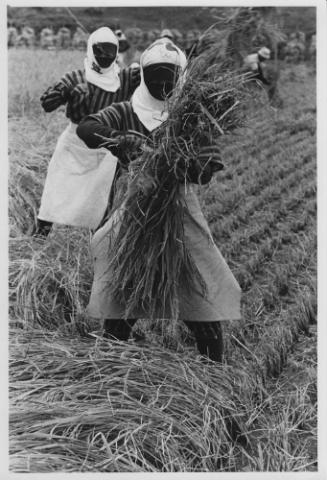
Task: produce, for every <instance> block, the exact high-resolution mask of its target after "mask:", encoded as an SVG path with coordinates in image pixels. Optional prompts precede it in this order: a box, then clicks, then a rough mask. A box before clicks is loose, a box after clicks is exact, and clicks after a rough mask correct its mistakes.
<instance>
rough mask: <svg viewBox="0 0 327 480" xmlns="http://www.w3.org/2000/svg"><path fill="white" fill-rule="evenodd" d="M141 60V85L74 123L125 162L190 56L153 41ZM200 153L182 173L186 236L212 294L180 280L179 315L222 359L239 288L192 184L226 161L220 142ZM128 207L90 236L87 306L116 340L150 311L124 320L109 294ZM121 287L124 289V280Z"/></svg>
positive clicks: (207, 351) (161, 112) (94, 144)
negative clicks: (113, 249)
mask: <svg viewBox="0 0 327 480" xmlns="http://www.w3.org/2000/svg"><path fill="white" fill-rule="evenodd" d="M140 64H141V84H140V86H139V87H138V88H137V89H136V91H135V92H134V95H133V97H132V99H131V101H130V102H122V103H117V104H113V105H111V106H110V107H108V108H106V109H104V110H102V111H101V112H98V113H97V114H94V115H89V116H87V117H86V118H84V119H83V120H82V122H81V123H80V124H79V126H78V128H77V134H78V136H79V137H80V138H81V139H82V140H84V141H85V142H86V144H87V145H88V147H90V148H93V149H97V148H99V147H101V145H102V144H103V142H104V140H103V137H105V138H108V139H110V140H111V142H108V145H109V143H115V144H116V145H115V146H108V147H107V148H109V149H111V151H112V152H113V153H114V155H117V156H118V157H119V159H120V161H121V165H122V166H123V167H126V168H127V166H128V162H129V157H128V156H127V155H125V151H124V150H125V148H126V146H127V145H129V146H131V145H133V148H134V151H133V155H134V154H135V155H136V156H140V154H141V144H142V140H141V139H140V137H139V136H137V135H135V133H139V134H142V135H143V136H145V138H147V137H151V135H152V134H153V133H154V132H155V130H156V129H157V127H159V126H160V125H161V124H162V122H164V121H165V120H166V119H167V117H168V112H167V110H166V102H165V101H164V99H165V97H166V96H169V95H171V92H172V91H173V89H174V87H175V85H176V82H177V79H178V77H179V78H181V73H182V71H183V69H184V68H185V66H186V57H185V55H184V54H183V53H182V52H181V51H180V50H179V49H178V47H175V46H174V45H172V44H170V43H167V42H163V43H162V44H160V43H159V44H158V43H156V44H155V45H151V46H150V47H149V48H148V49H147V50H145V52H144V53H143V54H142V56H141V63H140ZM134 132H135V133H134ZM143 141H144V140H143ZM198 155H199V157H198V158H200V159H201V160H202V162H201V163H202V165H205V168H204V169H201V170H198V167H197V166H198V162H196V161H192V160H191V165H192V168H191V169H189V170H188V174H187V177H186V179H185V175H184V176H182V177H181V178H180V196H181V199H182V200H181V201H184V202H185V203H186V205H187V207H188V210H187V212H188V213H187V214H185V215H184V217H183V228H184V232H185V242H186V243H187V248H188V250H189V252H190V253H191V255H192V258H193V261H194V262H195V264H196V266H197V268H198V270H199V271H200V272H201V275H202V277H203V279H204V281H205V283H206V287H207V294H206V296H204V295H202V294H200V293H196V294H195V293H194V292H190V291H185V289H183V284H182V282H180V283H179V285H180V289H179V291H180V298H179V307H180V308H179V312H180V313H179V320H181V321H184V322H185V324H186V325H187V327H188V328H189V329H190V330H191V331H192V332H193V334H194V336H195V339H196V343H197V346H198V349H199V351H200V353H201V354H203V355H206V356H208V357H209V358H210V359H211V360H214V361H217V362H221V361H222V355H223V335H222V328H221V321H222V320H229V319H239V318H240V287H239V285H238V283H237V282H236V280H235V278H234V276H233V274H232V273H231V271H230V269H229V268H228V265H227V263H226V262H225V260H224V259H223V257H222V255H221V254H220V252H219V250H218V248H217V247H216V245H215V244H214V241H213V239H212V236H211V234H210V230H209V227H208V224H207V222H206V221H205V219H204V216H203V214H202V212H201V209H200V204H199V201H198V199H197V197H196V195H195V193H194V192H193V190H192V186H191V183H200V184H205V183H208V182H209V181H210V179H211V177H212V175H213V173H214V172H215V171H218V170H220V169H221V168H223V166H222V164H221V163H220V157H219V153H218V152H217V148H216V147H214V146H210V145H209V146H206V147H202V149H201V150H200V151H199V152H198ZM185 182H187V183H185ZM132 201H133V199H132ZM136 201H137V199H136V198H135V202H136ZM123 211H124V207H123V206H122V207H121V210H119V209H118V210H116V211H115V213H114V214H112V215H111V217H109V218H108V219H107V221H106V222H105V223H104V225H103V226H102V227H101V228H99V229H98V230H97V231H96V232H95V234H94V236H93V239H92V244H91V248H92V254H93V259H94V279H93V285H92V292H91V297H90V302H89V305H88V313H89V314H90V316H91V317H93V318H97V319H100V320H102V321H103V326H104V331H105V336H106V337H109V338H115V339H118V340H128V337H129V335H130V332H131V329H132V328H133V326H134V324H135V322H136V321H137V319H138V318H150V316H149V312H147V311H145V310H140V311H133V313H132V314H131V315H130V316H128V318H127V319H126V318H125V317H126V314H125V312H126V305H125V304H122V303H119V302H118V301H117V299H116V298H115V297H114V296H113V295H112V294H111V290H110V281H111V279H112V271H110V266H109V261H108V252H109V251H110V250H109V248H110V234H112V233H113V232H114V235H115V234H116V232H117V230H116V229H117V228H118V229H119V225H120V224H121V218H122V217H121V214H122V212H123ZM127 228H128V226H127ZM128 248H129V249H130V247H128ZM129 251H130V250H129ZM132 254H133V255H135V258H137V256H138V252H137V251H133V252H132ZM171 254H172V258H171V259H170V260H171V262H173V261H174V258H173V256H174V251H172V252H171ZM160 267H161V264H160V262H158V265H157V268H158V269H159V270H160ZM159 276H160V273H159ZM177 282H178V279H177ZM135 286H136V285H135ZM116 287H117V288H120V286H119V285H118V286H117V285H116ZM122 288H123V287H122ZM132 288H133V287H132ZM155 315H156V317H154V318H171V317H170V314H169V313H167V312H163V311H157V312H155Z"/></svg>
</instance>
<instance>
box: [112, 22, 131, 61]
mask: <svg viewBox="0 0 327 480" xmlns="http://www.w3.org/2000/svg"><path fill="white" fill-rule="evenodd" d="M115 35H116V37H117V38H118V42H119V47H118V56H117V63H118V65H119V66H120V67H121V68H125V67H127V66H128V60H127V52H128V50H129V49H130V47H131V46H130V43H129V41H128V40H127V38H126V35H125V34H124V32H123V31H122V30H120V29H118V30H115Z"/></svg>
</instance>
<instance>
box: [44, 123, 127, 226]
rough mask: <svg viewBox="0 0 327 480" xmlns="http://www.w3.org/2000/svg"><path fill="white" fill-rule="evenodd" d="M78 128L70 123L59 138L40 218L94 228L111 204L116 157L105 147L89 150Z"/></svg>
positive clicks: (48, 176)
mask: <svg viewBox="0 0 327 480" xmlns="http://www.w3.org/2000/svg"><path fill="white" fill-rule="evenodd" d="M76 127H77V126H76V125H74V124H73V123H70V124H69V125H68V127H67V128H66V129H65V130H64V132H63V133H62V134H61V135H60V137H59V139H58V142H57V145H56V148H55V151H54V154H53V156H52V158H51V160H50V163H49V166H48V173H47V177H46V181H45V185H44V189H43V194H42V200H41V207H40V212H39V215H38V218H39V219H40V220H47V221H49V222H53V223H61V224H64V225H71V226H74V227H87V228H92V229H94V228H96V227H97V226H98V225H99V223H100V221H101V220H102V218H103V215H104V213H105V210H106V207H107V205H108V199H109V194H110V189H111V185H112V182H113V178H114V175H115V171H116V165H117V158H116V157H115V156H113V155H112V154H111V153H110V152H109V151H108V150H106V149H105V148H98V149H91V148H88V147H87V146H86V145H85V143H84V142H83V141H82V140H81V139H80V138H79V137H78V136H77V135H76Z"/></svg>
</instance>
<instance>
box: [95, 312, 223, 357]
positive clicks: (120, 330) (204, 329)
mask: <svg viewBox="0 0 327 480" xmlns="http://www.w3.org/2000/svg"><path fill="white" fill-rule="evenodd" d="M136 322H137V319H135V318H130V319H127V320H123V319H117V320H116V319H106V320H105V321H104V325H103V326H104V337H106V338H114V339H116V340H123V341H126V340H128V338H129V336H130V333H131V330H132V328H133V326H134V325H135V323H136ZM184 323H185V325H186V326H187V328H188V329H189V330H190V331H191V332H192V333H193V335H194V337H195V341H196V344H197V347H198V350H199V352H200V353H201V355H205V356H206V357H208V358H210V360H213V361H215V362H220V363H221V362H222V358H223V351H224V343H223V332H222V328H221V323H220V322H189V321H185V322H184Z"/></svg>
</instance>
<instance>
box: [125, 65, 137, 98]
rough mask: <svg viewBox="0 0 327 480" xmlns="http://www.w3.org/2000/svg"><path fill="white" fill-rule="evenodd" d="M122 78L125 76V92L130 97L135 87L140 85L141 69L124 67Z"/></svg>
mask: <svg viewBox="0 0 327 480" xmlns="http://www.w3.org/2000/svg"><path fill="white" fill-rule="evenodd" d="M124 78H126V80H125V81H126V82H127V92H128V97H130V96H131V95H132V94H133V93H134V90H135V89H136V87H138V86H139V85H140V82H141V71H140V67H132V68H131V67H128V68H125V69H124Z"/></svg>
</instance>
